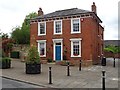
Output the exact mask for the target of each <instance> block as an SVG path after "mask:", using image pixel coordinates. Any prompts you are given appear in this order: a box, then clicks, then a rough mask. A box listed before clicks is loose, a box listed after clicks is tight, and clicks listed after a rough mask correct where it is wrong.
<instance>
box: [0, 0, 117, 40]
mask: <svg viewBox="0 0 120 90" xmlns="http://www.w3.org/2000/svg"><path fill="white" fill-rule="evenodd" d="M93 2H95V4H96V6H97V15H98V16H99V17H100V19H101V20H102V21H103V23H102V26H103V27H104V29H105V30H104V39H105V40H118V2H119V0H0V32H3V33H9V34H10V33H11V32H12V29H13V28H14V27H16V26H21V25H22V23H23V21H24V18H25V16H26V15H28V14H29V13H31V12H37V11H38V9H39V8H40V7H41V8H42V10H43V12H44V14H47V13H51V12H54V11H57V10H64V9H70V8H79V9H84V10H90V11H91V5H92V3H93Z"/></svg>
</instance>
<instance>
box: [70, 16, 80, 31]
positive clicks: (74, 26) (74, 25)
mask: <svg viewBox="0 0 120 90" xmlns="http://www.w3.org/2000/svg"><path fill="white" fill-rule="evenodd" d="M71 33H80V19H79V18H77V19H76V18H75V19H71Z"/></svg>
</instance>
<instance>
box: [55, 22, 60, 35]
mask: <svg viewBox="0 0 120 90" xmlns="http://www.w3.org/2000/svg"><path fill="white" fill-rule="evenodd" d="M59 21H60V22H61V32H60V33H56V22H59ZM54 34H62V20H55V21H54Z"/></svg>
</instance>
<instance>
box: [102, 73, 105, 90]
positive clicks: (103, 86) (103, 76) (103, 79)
mask: <svg viewBox="0 0 120 90" xmlns="http://www.w3.org/2000/svg"><path fill="white" fill-rule="evenodd" d="M102 90H105V71H102Z"/></svg>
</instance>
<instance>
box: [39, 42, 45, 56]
mask: <svg viewBox="0 0 120 90" xmlns="http://www.w3.org/2000/svg"><path fill="white" fill-rule="evenodd" d="M40 55H45V43H40Z"/></svg>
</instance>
